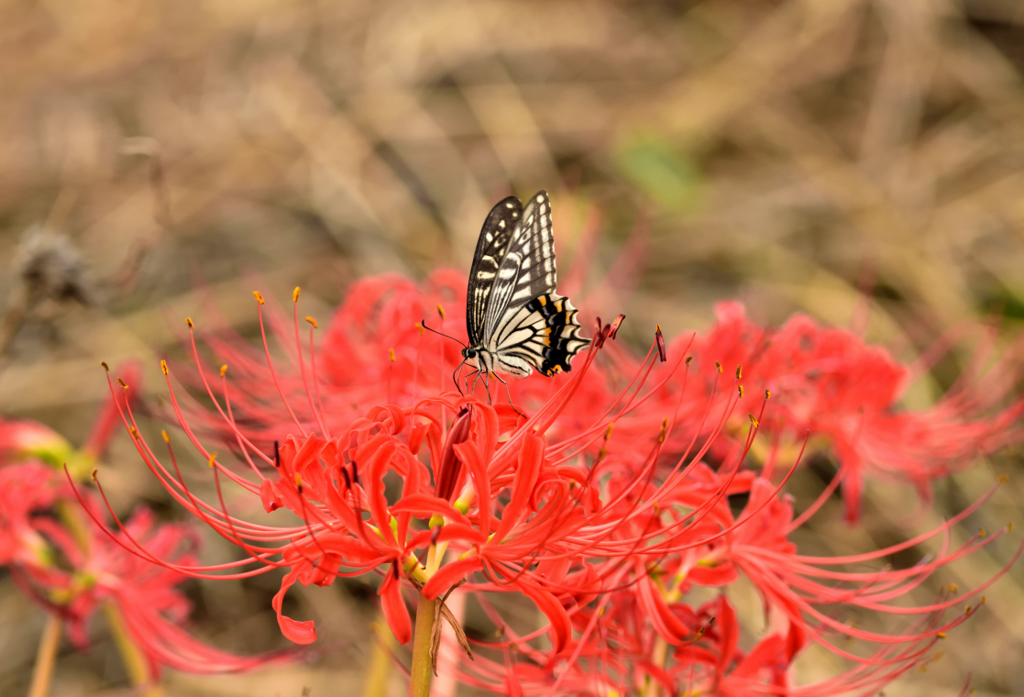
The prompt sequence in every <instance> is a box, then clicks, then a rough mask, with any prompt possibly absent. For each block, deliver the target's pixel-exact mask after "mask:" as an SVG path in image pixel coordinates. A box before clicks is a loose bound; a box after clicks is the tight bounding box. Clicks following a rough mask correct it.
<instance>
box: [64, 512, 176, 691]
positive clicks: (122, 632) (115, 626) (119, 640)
mask: <svg viewBox="0 0 1024 697" xmlns="http://www.w3.org/2000/svg"><path fill="white" fill-rule="evenodd" d="M56 509H57V516H58V517H59V518H60V520H61V522H62V523H64V527H66V528H67V529H68V531H69V532H70V533H71V536H72V537H74V539H75V542H76V543H77V544H78V546H79V547H80V548H81V549H82V551H83V552H85V553H86V554H88V553H89V532H88V527H87V525H86V522H85V520H84V519H83V518H82V510H81V508H80V507H79V505H78V503H77V502H76V503H71V502H70V501H58V502H57V506H56ZM103 611H104V614H106V616H107V624H108V625H110V633H111V635H112V636H113V637H114V642H115V643H116V644H117V650H118V651H119V652H120V654H121V662H122V663H123V664H124V669H125V672H126V673H127V674H128V679H129V680H130V681H131V683H132V685H134V686H135V687H140V688H142V689H143V691H141V692H139V693H138V694H139V695H141V696H142V697H163V694H164V691H163V690H162V689H161V688H160V686H159V685H157V684H156V683H155V682H154V680H153V676H152V674H151V673H150V670H149V662H148V661H147V660H146V657H145V655H143V653H142V650H141V649H139V647H138V646H137V645H136V644H135V641H134V640H133V639H132V635H131V634H130V633H129V632H128V628H127V626H126V625H125V622H124V617H123V616H122V614H121V609H120V608H118V607H117V605H115V604H114V603H113V602H111V601H107V602H105V603H104V604H103Z"/></svg>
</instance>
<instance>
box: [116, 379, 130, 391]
mask: <svg viewBox="0 0 1024 697" xmlns="http://www.w3.org/2000/svg"><path fill="white" fill-rule="evenodd" d="M117 381H118V382H119V383H120V384H121V387H123V388H124V389H126V390H127V389H128V385H126V384H125V382H124V380H122V379H121V378H118V379H117Z"/></svg>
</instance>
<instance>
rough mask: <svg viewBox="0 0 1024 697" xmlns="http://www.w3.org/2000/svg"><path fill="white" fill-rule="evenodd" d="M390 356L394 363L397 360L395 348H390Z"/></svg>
mask: <svg viewBox="0 0 1024 697" xmlns="http://www.w3.org/2000/svg"><path fill="white" fill-rule="evenodd" d="M388 358H390V359H391V362H392V363H394V362H395V350H394V349H393V348H389V349H388Z"/></svg>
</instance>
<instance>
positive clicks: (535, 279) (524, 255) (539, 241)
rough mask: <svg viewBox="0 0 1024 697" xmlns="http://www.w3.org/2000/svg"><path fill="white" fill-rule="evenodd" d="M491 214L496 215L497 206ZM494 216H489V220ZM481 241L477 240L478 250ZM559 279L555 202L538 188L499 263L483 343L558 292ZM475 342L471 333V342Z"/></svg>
mask: <svg viewBox="0 0 1024 697" xmlns="http://www.w3.org/2000/svg"><path fill="white" fill-rule="evenodd" d="M508 200H509V199H505V201H503V202H502V203H501V204H498V205H499V206H500V205H502V204H504V203H505V202H507V201H508ZM517 202H518V201H517ZM495 208H497V206H496V207H495ZM491 215H492V216H493V215H494V210H493V209H492V211H491ZM490 218H491V216H488V221H490ZM485 228H486V223H485ZM481 243H482V241H481V242H478V243H477V249H478V250H479V247H480V244H481ZM556 278H557V272H556V269H555V239H554V235H553V234H552V230H551V203H550V201H549V200H548V194H547V192H546V191H538V192H537V193H536V194H534V196H533V198H531V199H530V200H529V201H528V202H527V204H526V206H525V208H524V209H523V211H522V214H521V216H520V217H519V224H518V225H516V227H515V229H514V230H513V232H512V236H511V239H510V240H509V241H508V244H507V249H506V251H505V254H504V256H503V258H502V259H501V260H500V262H499V264H498V268H497V277H496V278H495V279H494V285H493V288H492V290H491V291H490V297H489V298H488V301H487V307H486V311H485V313H484V327H483V334H482V335H481V336H480V337H479V338H480V339H482V341H483V343H484V344H490V343H491V341H490V339H492V338H493V337H495V336H496V334H498V333H500V330H501V329H502V328H504V327H505V326H506V325H507V323H508V322H510V321H511V320H512V318H513V317H514V316H515V315H516V313H518V311H519V310H520V309H522V308H523V307H524V306H525V305H526V304H527V303H529V302H530V301H531V300H533V299H534V298H537V297H539V296H542V295H547V294H549V293H554V292H555V282H556ZM470 286H471V287H472V279H471V280H470ZM474 343H475V342H474V341H473V337H472V336H470V345H474Z"/></svg>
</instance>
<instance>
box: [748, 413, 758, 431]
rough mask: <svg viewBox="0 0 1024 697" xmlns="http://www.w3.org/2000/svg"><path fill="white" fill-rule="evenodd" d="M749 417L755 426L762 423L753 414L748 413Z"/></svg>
mask: <svg viewBox="0 0 1024 697" xmlns="http://www.w3.org/2000/svg"><path fill="white" fill-rule="evenodd" d="M747 417H748V418H749V419H750V423H752V424H754V428H757V427H758V426H760V425H761V424H760V423H759V422H758V420H757V418H756V417H755V416H754V415H753V414H747Z"/></svg>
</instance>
